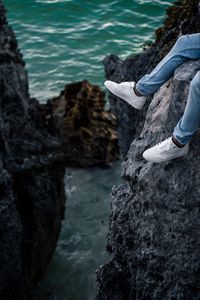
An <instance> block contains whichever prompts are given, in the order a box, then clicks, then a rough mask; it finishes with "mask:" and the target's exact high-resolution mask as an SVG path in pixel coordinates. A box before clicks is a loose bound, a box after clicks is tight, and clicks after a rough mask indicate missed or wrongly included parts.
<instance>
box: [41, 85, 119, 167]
mask: <svg viewBox="0 0 200 300" xmlns="http://www.w3.org/2000/svg"><path fill="white" fill-rule="evenodd" d="M104 106H105V101H104V93H103V92H102V91H101V89H100V88H99V87H98V86H97V85H92V84H90V83H89V82H88V81H86V80H85V81H80V82H75V83H71V84H68V85H66V86H65V89H64V90H63V91H62V92H61V94H60V95H59V96H58V97H56V98H54V99H52V100H49V101H48V103H47V105H46V108H45V109H46V112H45V114H46V116H47V123H48V126H49V127H52V125H51V124H53V127H56V128H57V131H58V134H59V135H60V136H61V137H62V140H63V153H64V159H65V163H66V165H73V166H82V167H86V166H95V165H96V166H102V167H106V166H109V165H110V164H111V162H112V161H113V160H117V159H119V148H118V136H117V122H116V118H115V116H114V115H113V114H112V113H111V112H109V111H105V108H104Z"/></svg>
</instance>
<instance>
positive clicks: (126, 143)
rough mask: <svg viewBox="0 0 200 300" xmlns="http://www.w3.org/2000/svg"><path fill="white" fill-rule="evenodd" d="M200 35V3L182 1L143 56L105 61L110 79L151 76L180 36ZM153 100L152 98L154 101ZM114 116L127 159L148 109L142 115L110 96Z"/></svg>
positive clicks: (170, 12) (173, 7)
mask: <svg viewBox="0 0 200 300" xmlns="http://www.w3.org/2000/svg"><path fill="white" fill-rule="evenodd" d="M199 31H200V17H199V12H198V0H182V1H178V2H176V4H175V5H173V6H172V7H170V8H168V10H167V18H166V21H165V23H164V25H163V26H162V27H161V28H159V29H158V30H156V40H155V42H154V43H153V44H152V45H151V46H150V47H147V48H146V49H145V50H144V52H142V53H141V54H139V55H135V56H132V57H128V58H127V59H126V60H124V61H123V60H121V59H119V58H118V57H117V56H116V55H114V54H111V55H109V56H107V57H106V58H105V59H104V65H105V72H106V78H107V79H109V80H113V81H116V82H121V81H136V82H137V81H138V80H139V79H140V78H141V77H142V76H143V75H144V74H146V73H150V72H151V71H152V70H153V68H154V67H155V66H156V64H157V63H158V62H159V61H160V60H161V59H162V58H163V57H164V56H165V55H166V53H167V52H168V51H169V50H170V49H171V48H172V46H173V45H174V43H175V41H176V40H177V38H178V36H179V35H180V34H186V33H196V32H199ZM150 98H151V97H150ZM149 100H151V99H149ZM110 103H111V109H112V112H113V113H114V114H115V115H116V117H117V119H118V123H119V127H118V133H119V144H120V148H121V152H122V154H123V155H124V156H125V155H126V154H127V151H128V149H129V147H130V144H131V142H132V140H133V139H134V138H135V137H136V136H138V134H139V133H140V132H141V130H142V127H143V124H144V123H143V122H144V117H145V115H146V110H147V107H148V103H147V105H146V109H144V110H143V111H140V112H138V111H137V110H135V109H134V108H130V106H129V105H128V104H126V103H124V102H123V101H122V100H120V99H119V98H116V97H115V96H112V95H110Z"/></svg>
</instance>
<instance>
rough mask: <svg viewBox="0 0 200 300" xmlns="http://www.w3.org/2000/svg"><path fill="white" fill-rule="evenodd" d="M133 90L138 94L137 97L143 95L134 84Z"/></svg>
mask: <svg viewBox="0 0 200 300" xmlns="http://www.w3.org/2000/svg"><path fill="white" fill-rule="evenodd" d="M133 91H134V92H135V94H136V96H138V97H142V96H143V95H142V94H140V92H139V91H138V90H137V88H136V85H134V87H133Z"/></svg>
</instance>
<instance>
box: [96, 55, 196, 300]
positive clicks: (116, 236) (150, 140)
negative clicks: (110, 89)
mask: <svg viewBox="0 0 200 300" xmlns="http://www.w3.org/2000/svg"><path fill="white" fill-rule="evenodd" d="M198 70H200V61H189V62H187V63H185V64H183V65H181V66H180V67H179V68H178V69H177V70H176V71H175V74H174V77H173V78H172V79H171V80H170V81H169V82H167V83H166V84H165V85H163V86H162V87H161V89H160V90H159V91H158V92H157V93H156V94H155V95H154V97H153V100H152V102H151V103H150V105H149V108H148V110H147V114H146V118H145V123H144V126H143V129H142V131H141V133H140V135H139V136H138V137H137V138H135V139H134V140H133V142H132V144H131V147H130V149H129V152H128V155H127V157H126V159H125V161H124V162H123V164H122V176H123V178H124V179H125V181H126V183H125V184H123V185H121V186H115V187H113V191H112V211H111V216H110V222H109V234H108V244H107V249H108V251H109V252H110V253H111V254H112V259H111V261H110V262H108V263H106V264H105V265H103V266H101V267H100V268H99V270H98V273H97V274H98V282H99V291H98V294H97V297H96V300H106V299H114V300H115V299H116V300H122V299H123V300H128V299H130V300H133V299H137V300H144V299H148V300H149V299H155V300H161V299H166V300H172V299H179V300H189V299H194V300H196V299H200V279H199V278H200V256H199V244H200V236H199V229H200V178H199V175H198V173H199V165H200V132H199V131H198V132H197V133H196V135H195V136H194V139H193V141H192V142H191V144H190V151H189V154H188V155H187V156H186V157H185V158H182V159H179V160H173V161H171V162H166V163H162V164H153V163H150V162H146V161H145V160H144V159H143V158H142V153H143V151H144V150H145V149H146V148H149V147H151V146H153V145H155V144H156V143H158V142H160V141H161V140H163V139H165V138H167V137H168V136H171V133H172V130H173V128H174V126H175V124H176V123H177V121H178V120H179V118H180V117H181V115H182V113H183V111H184V108H185V104H186V101H187V95H188V89H189V84H190V80H191V78H193V76H194V75H195V73H196V72H197V71H198Z"/></svg>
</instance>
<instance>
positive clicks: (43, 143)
mask: <svg viewBox="0 0 200 300" xmlns="http://www.w3.org/2000/svg"><path fill="white" fill-rule="evenodd" d="M0 58H1V60H0V166H1V168H0V200H1V201H0V266H1V268H0V299H2V300H11V299H14V300H27V299H31V297H32V291H33V289H34V287H35V286H36V285H37V283H38V282H39V280H40V279H41V277H42V275H43V274H44V271H45V269H46V267H47V265H48V263H49V261H50V259H51V257H52V254H53V252H54V249H55V246H56V242H57V239H58V235H59V232H60V229H61V220H62V218H63V215H64V187H63V176H64V164H63V157H62V151H61V142H60V140H59V139H58V138H57V137H56V136H53V135H52V132H53V131H52V132H51V131H50V130H47V129H45V118H44V116H43V115H42V114H41V112H40V110H39V107H40V105H39V103H38V102H37V101H36V100H34V99H30V97H29V93H28V80H27V73H26V71H25V68H24V65H25V64H24V61H23V59H22V55H21V54H20V51H19V49H18V46H17V41H16V38H15V35H14V33H13V31H12V29H11V27H10V26H9V25H8V24H7V21H6V16H5V9H4V7H3V4H2V1H1V0H0Z"/></svg>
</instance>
